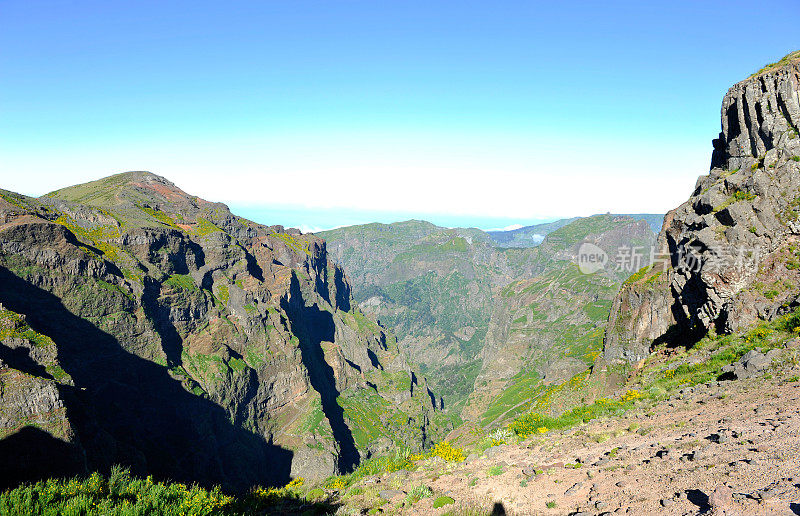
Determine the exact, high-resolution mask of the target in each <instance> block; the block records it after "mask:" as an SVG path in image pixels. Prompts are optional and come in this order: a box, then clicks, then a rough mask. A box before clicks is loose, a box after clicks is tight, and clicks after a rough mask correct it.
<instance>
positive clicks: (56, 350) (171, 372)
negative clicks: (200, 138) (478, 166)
mask: <svg viewBox="0 0 800 516" xmlns="http://www.w3.org/2000/svg"><path fill="white" fill-rule="evenodd" d="M0 194H2V197H1V198H0V303H2V305H3V307H4V308H3V311H0V315H2V316H3V320H7V321H12V320H14V321H16V320H17V318H20V317H22V318H24V325H26V326H25V327H24V328H23V330H22V331H20V328H22V326H20V325H22V324H23V323H21V322H15V323H13V324H16V325H17V326H14V328H16V329H9V330H8V331H5V332H3V333H0V337H2V338H0V360H2V361H3V368H2V369H0V377H2V380H3V389H2V396H3V399H2V402H3V406H4V409H5V408H6V407H8V406H14V407H18V408H17V409H15V410H13V411H10V412H9V411H7V410H4V411H3V414H4V416H3V417H4V419H2V420H0V425H1V426H2V432H3V434H4V435H6V436H7V437H6V439H5V440H4V441H3V442H4V443H5V442H7V441H8V442H10V441H9V439H11V438H17V437H18V436H19V435H21V434H22V433H23V431H24V432H29V430H28V429H27V428H28V426H29V422H30V421H31V418H32V417H34V418H36V417H39V418H41V417H50V416H39V415H36V414H50V415H52V418H51V419H50V420H52V422H53V423H52V425H51V427H52V428H50V427H48V426H47V425H44V426H43V425H39V424H37V426H38V427H39V428H42V429H44V430H45V431H43V432H40V433H43V434H46V435H38V436H36V438H41V439H43V440H45V441H48V442H49V441H53V442H55V441H58V443H61V444H64V445H65V446H66V448H68V452H69V453H67V455H65V457H66V456H69V457H71V458H72V459H74V458H75V457H80V460H72V459H70V460H68V459H64V464H63V467H64V469H67V470H69V469H72V470H75V471H80V470H82V469H106V468H108V467H109V466H111V465H112V464H116V463H122V464H127V465H130V466H132V468H133V469H134V471H137V472H139V473H142V474H144V473H147V474H154V475H156V476H162V477H170V478H173V479H177V480H184V481H189V482H194V481H198V482H203V483H222V484H223V485H225V486H227V487H229V488H231V489H246V488H248V487H250V486H251V485H254V484H258V483H280V482H284V481H286V480H287V479H288V478H289V476H290V475H291V476H306V477H320V476H327V475H330V474H333V473H336V472H341V471H347V470H348V469H350V468H352V467H353V465H354V464H356V463H357V462H358V461H359V460H360V459H361V458H363V457H365V456H368V455H369V454H371V453H373V452H377V451H381V450H383V449H386V448H388V447H390V446H394V445H395V443H404V444H406V445H409V446H411V447H415V446H420V445H423V444H425V443H427V442H430V439H431V438H432V437H433V435H432V434H433V433H434V431H433V426H432V424H431V419H432V418H435V417H436V414H435V413H434V409H433V402H432V395H431V394H430V392H429V391H428V389H427V387H426V385H425V381H424V379H423V378H422V377H421V376H420V375H419V373H417V372H415V371H414V370H413V369H412V368H411V367H410V366H409V365H408V363H407V361H406V359H405V358H404V356H403V355H402V353H400V352H399V350H398V348H397V344H396V341H395V339H394V338H393V337H392V336H391V335H389V334H388V333H387V332H385V331H384V330H383V328H381V327H380V326H378V325H377V324H376V323H375V322H374V321H373V320H371V319H370V318H368V317H367V316H365V315H364V314H363V313H362V312H361V311H360V310H359V309H358V308H357V307H356V305H355V303H354V302H353V300H352V296H351V293H350V285H349V283H348V281H347V279H346V278H345V275H344V273H343V271H342V269H340V268H339V267H337V266H336V265H334V264H333V263H332V262H331V261H329V259H328V254H327V250H326V245H325V242H324V241H322V240H321V239H319V238H316V237H313V236H308V235H301V234H299V232H291V231H285V230H283V228H281V227H279V226H273V227H266V226H261V225H259V224H255V223H252V222H250V221H247V220H245V219H242V218H239V217H236V216H235V215H233V214H231V213H230V211H229V210H228V209H227V207H226V206H225V205H223V204H218V203H211V202H207V201H204V200H202V199H199V198H197V197H193V196H190V195H188V194H186V193H185V192H183V191H181V190H180V189H178V188H177V187H175V185H173V184H172V183H170V182H169V181H167V180H165V179H163V178H161V177H158V176H155V175H153V174H149V173H138V172H137V173H125V174H120V175H117V176H112V177H109V178H106V179H103V180H100V181H96V182H93V183H87V184H85V185H79V186H76V187H71V188H67V189H64V190H60V191H57V192H54V193H52V194H48V196H45V197H43V198H40V199H32V198H29V197H25V196H21V195H17V194H13V193H11V192H5V191H0ZM8 324H11V323H8ZM26 332H28V333H26ZM21 334H22V335H23V336H24V335H26V334H27V335H29V336H34V335H39V336H40V337H41V339H39V340H41V342H43V343H44V344H42V345H38V344H36V340H37V339H38V337H37V338H34V339H33V340H32V341H31V340H30V339H28V341H27V342H28V344H26V343H25V342H26V341H25V339H24V338H22V337H20V335H21ZM31 342H33V344H31ZM52 371H57V372H58V374H56V373H54V372H52ZM14 393H18V394H19V395H17V394H14ZM35 393H38V394H35ZM26 397H27V398H28V399H31V400H40V401H36V402H34V405H33V406H32V407H27V408H25V407H23V406H22V405H21V404H22V401H20V400H22V399H25V398H26ZM9 414H11V416H8V415H9ZM15 436H16V437H15ZM23 437H24V435H23ZM70 453H72V454H73V455H69V454H70Z"/></svg>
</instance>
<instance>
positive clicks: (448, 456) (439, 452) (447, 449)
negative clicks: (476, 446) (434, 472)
mask: <svg viewBox="0 0 800 516" xmlns="http://www.w3.org/2000/svg"><path fill="white" fill-rule="evenodd" d="M431 456H432V457H441V458H442V459H444V460H446V461H447V462H461V461H463V460H464V459H465V458H466V457H465V456H464V450H463V449H461V448H456V447H454V446H453V445H452V444H450V442H449V441H442V442H440V443H436V445H435V446H434V447H433V450H431Z"/></svg>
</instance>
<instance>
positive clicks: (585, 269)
mask: <svg viewBox="0 0 800 516" xmlns="http://www.w3.org/2000/svg"><path fill="white" fill-rule="evenodd" d="M577 262H578V269H580V271H581V272H582V273H584V274H593V273H595V272H597V271H599V270H600V269H602V268H603V267H605V266H606V263H608V255H607V254H606V252H605V251H603V250H602V249H600V248H599V247H597V246H596V245H594V244H590V243H589V242H584V243H582V244H581V247H580V248H579V249H578V258H577Z"/></svg>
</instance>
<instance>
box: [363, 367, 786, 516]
mask: <svg viewBox="0 0 800 516" xmlns="http://www.w3.org/2000/svg"><path fill="white" fill-rule="evenodd" d="M795 372H796V371H795ZM791 380H796V377H794V378H789V377H788V375H784V376H782V379H769V380H766V379H763V378H751V379H748V380H739V381H725V382H719V383H717V382H712V383H710V384H704V385H699V386H695V387H688V388H686V389H684V390H682V391H681V392H680V393H679V394H677V395H676V396H674V397H673V398H671V399H669V400H666V401H663V402H661V403H659V404H658V405H656V406H654V407H649V408H648V407H643V408H640V409H636V410H634V411H631V412H629V413H628V414H627V415H625V416H624V417H621V418H618V419H615V420H596V421H592V422H590V423H588V424H585V425H583V426H581V427H579V428H573V429H570V430H568V431H565V432H549V433H547V434H544V435H543V436H541V437H537V438H534V439H531V440H528V441H525V442H523V443H521V444H518V445H502V446H496V447H493V448H490V449H488V450H487V451H486V452H485V453H484V455H483V456H481V457H479V458H474V457H473V458H472V459H471V460H468V461H466V462H462V463H458V464H443V463H436V462H435V461H434V460H432V461H430V463H429V464H426V465H425V466H424V467H423V468H420V470H418V471H416V472H411V473H406V472H398V473H394V474H388V475H383V476H382V477H380V478H379V479H377V480H375V479H373V481H375V483H374V484H373V485H374V487H375V488H377V489H381V490H389V489H391V488H392V487H394V488H395V489H397V487H398V486H399V487H400V489H399V490H397V491H398V492H396V495H395V496H391V493H390V495H389V497H390V499H389V501H388V503H386V504H385V505H383V506H382V507H381V509H380V513H381V514H385V513H388V514H392V513H395V514H444V513H447V512H448V511H454V514H459V513H460V512H461V510H462V509H463V508H464V507H472V508H479V507H480V508H483V509H486V510H492V508H494V510H495V513H496V514H503V513H504V512H503V511H505V513H506V514H516V515H527V514H546V515H550V514H553V515H555V514H581V515H583V514H587V515H599V514H636V515H640V514H709V515H723V514H724V515H738V514H742V515H750V514H765V515H771V514H798V515H800V382H798V381H791ZM419 484H424V485H427V486H429V487H430V488H431V489H432V490H433V492H434V493H436V495H439V494H442V493H443V494H446V495H448V496H450V497H452V498H453V499H454V500H455V501H456V503H455V504H451V505H447V506H445V507H442V508H439V509H434V508H433V502H434V500H435V498H436V496H433V497H429V498H423V499H422V500H420V501H418V502H417V503H414V504H408V503H405V504H404V503H403V502H404V496H403V493H402V491H403V489H404V487H403V486H411V485H419ZM405 490H406V491H407V490H408V488H407V487H406V488H405ZM386 497H387V495H386V494H385V493H384V498H386Z"/></svg>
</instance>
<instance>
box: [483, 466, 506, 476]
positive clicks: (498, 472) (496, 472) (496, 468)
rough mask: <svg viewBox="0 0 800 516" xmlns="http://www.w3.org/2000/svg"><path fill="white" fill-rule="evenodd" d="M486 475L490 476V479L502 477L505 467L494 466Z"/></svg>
mask: <svg viewBox="0 0 800 516" xmlns="http://www.w3.org/2000/svg"><path fill="white" fill-rule="evenodd" d="M486 474H487V475H488V476H490V477H494V476H497V475H502V474H503V466H500V465H497V466H492V467H491V468H489V471H487V472H486Z"/></svg>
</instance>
